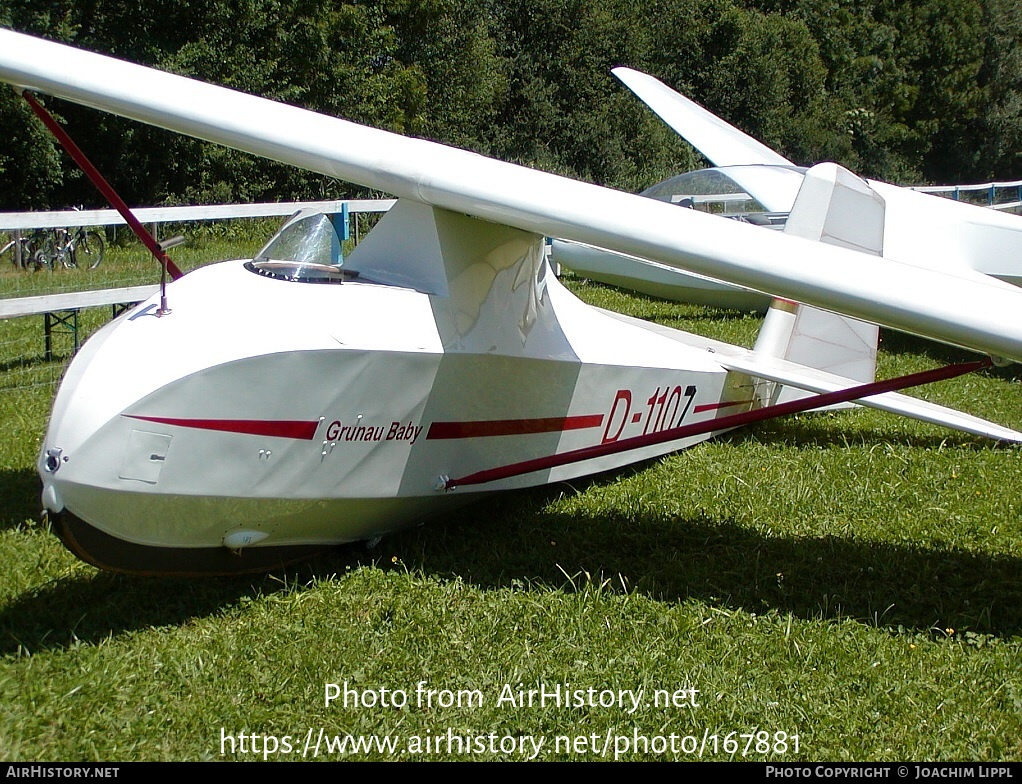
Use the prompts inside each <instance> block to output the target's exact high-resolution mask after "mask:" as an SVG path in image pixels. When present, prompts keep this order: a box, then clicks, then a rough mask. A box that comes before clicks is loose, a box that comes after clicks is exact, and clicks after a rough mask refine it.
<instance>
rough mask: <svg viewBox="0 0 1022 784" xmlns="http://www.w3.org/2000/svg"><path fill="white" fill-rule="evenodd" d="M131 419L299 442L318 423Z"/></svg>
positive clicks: (313, 434)
mask: <svg viewBox="0 0 1022 784" xmlns="http://www.w3.org/2000/svg"><path fill="white" fill-rule="evenodd" d="M125 416H127V417H129V418H131V419H141V420H142V421H144V422H156V423H158V424H161V425H174V426H175V427H189V428H193V429H196V430H217V431H219V432H223V433H241V434H243V435H249V436H271V437H273V438H294V439H298V440H300V441H311V440H312V439H313V438H315V437H316V428H317V427H319V421H318V420H316V421H313V422H303V421H299V420H287V419H278V420H265V419H185V418H178V417H154V416H138V415H136V414H125Z"/></svg>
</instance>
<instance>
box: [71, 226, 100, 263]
mask: <svg viewBox="0 0 1022 784" xmlns="http://www.w3.org/2000/svg"><path fill="white" fill-rule="evenodd" d="M105 248H106V241H105V240H104V239H103V235H102V234H100V233H99V232H98V231H83V232H81V233H80V234H79V235H78V241H77V242H76V243H75V246H74V249H75V250H74V258H75V261H76V262H77V263H78V266H81V267H88V268H89V269H96V267H98V266H99V263H100V262H101V261H102V260H103V250H104V249H105Z"/></svg>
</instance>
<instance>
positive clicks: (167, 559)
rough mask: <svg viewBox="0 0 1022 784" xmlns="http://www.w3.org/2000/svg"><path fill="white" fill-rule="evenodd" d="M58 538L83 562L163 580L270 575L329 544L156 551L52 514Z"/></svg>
mask: <svg viewBox="0 0 1022 784" xmlns="http://www.w3.org/2000/svg"><path fill="white" fill-rule="evenodd" d="M50 522H51V524H52V525H53V531H54V533H55V534H56V535H57V536H58V537H59V538H60V540H61V541H62V542H63V543H64V546H65V547H67V549H69V550H70V551H71V552H72V553H74V554H75V555H77V556H78V557H79V558H81V559H82V560H83V561H86V562H87V563H90V564H92V565H93V566H97V567H99V568H100V569H106V570H109V571H114V572H121V573H123V574H137V575H146V576H163V577H194V576H199V575H203V576H217V575H220V576H227V575H237V574H250V573H257V572H267V571H270V570H272V569H277V568H280V567H283V566H288V565H290V564H293V563H295V562H297V561H303V560H306V559H308V558H311V557H313V556H314V555H317V554H319V553H322V552H324V551H325V550H327V549H328V548H327V547H326V546H324V545H292V546H284V547H248V548H245V549H243V550H229V549H227V548H226V547H153V546H151V545H142V544H135V543H133V542H127V541H125V540H123V539H118V538H117V537H115V536H111V535H110V534H107V533H104V532H103V531H100V530H99V529H98V528H96V527H95V526H92V525H89V524H88V523H87V522H85V521H84V520H82V519H81V518H80V517H77V516H75V515H73V514H71V513H70V512H68V511H67V510H65V511H63V512H61V513H60V514H51V515H50Z"/></svg>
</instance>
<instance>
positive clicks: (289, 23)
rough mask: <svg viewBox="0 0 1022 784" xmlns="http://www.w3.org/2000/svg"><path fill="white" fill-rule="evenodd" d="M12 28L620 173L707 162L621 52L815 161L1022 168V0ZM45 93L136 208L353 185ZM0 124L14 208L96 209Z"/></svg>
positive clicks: (217, 4)
mask: <svg viewBox="0 0 1022 784" xmlns="http://www.w3.org/2000/svg"><path fill="white" fill-rule="evenodd" d="M0 26H3V27H8V28H11V29H15V30H19V31H22V32H28V33H33V34H36V35H41V36H43V37H46V38H50V39H53V40H58V41H62V42H66V43H71V44H74V45H76V46H79V47H82V48H85V49H91V50H94V51H101V52H105V53H109V54H112V55H114V56H116V57H120V58H123V59H126V60H130V61H133V62H139V63H143V64H146V65H152V66H155V67H157V68H161V69H165V70H169V71H173V72H176V73H181V74H185V75H188V76H194V77H197V78H200V79H203V80H206V81H211V82H215V83H218V84H223V85H227V86H229V87H234V88H237V89H240V90H243V91H246V92H251V93H255V94H259V95H263V96H266V97H270V98H275V99H278V100H282V101H285V102H287V103H292V104H297V105H300V106H304V107H306V108H309V109H313V110H316V111H320V112H325V113H328V114H332V115H337V116H341V117H345V118H348V119H351V120H354V121H356V122H360V123H365V124H367V125H372V126H375V127H380V128H386V129H388V130H393V131H397V132H400V133H405V134H411V135H415V136H421V137H426V138H430V139H435V140H438V141H441V142H444V143H447V144H453V145H457V146H460V147H465V148H468V149H472V150H476V151H478V152H481V153H484V154H487V155H492V156H496V157H498V158H502V159H504V160H510V161H515V162H519V163H524V164H527V165H530V166H536V167H539V168H542V169H545V170H548V171H554V172H558V173H562V174H567V175H570V176H573V177H579V178H582V179H585V180H588V181H591V182H597V183H601V184H606V185H609V186H612V187H617V188H623V189H627V190H638V189H641V188H643V187H645V186H647V185H650V184H652V183H654V182H656V181H658V180H659V179H663V178H664V177H666V176H668V175H669V174H673V173H677V172H678V171H681V170H684V169H688V168H693V167H696V166H699V165H701V163H702V162H701V161H700V159H699V157H698V155H696V154H695V153H694V152H693V151H692V150H691V148H689V147H688V146H687V145H685V144H684V143H683V142H681V141H680V140H679V139H678V138H677V137H676V136H675V134H674V133H673V132H672V131H671V130H670V129H668V128H667V127H666V126H664V125H663V123H662V122H661V121H660V120H659V119H658V118H656V117H655V116H654V115H653V114H652V112H651V111H649V110H648V109H647V108H646V107H645V106H643V105H642V104H641V103H640V102H639V101H638V100H637V99H636V98H635V97H634V96H632V95H631V93H629V92H628V91H627V90H626V89H625V88H624V87H623V86H622V85H620V84H619V83H618V82H617V80H615V79H614V78H613V77H612V76H611V74H610V69H611V68H612V67H614V66H616V65H629V66H631V67H634V68H637V69H639V70H643V71H646V72H648V73H651V74H653V75H654V76H657V77H658V78H660V79H662V80H664V81H665V82H667V83H668V84H669V85H671V86H673V87H674V88H676V89H678V90H679V91H681V92H682V93H684V94H686V95H688V96H689V97H692V98H694V99H695V100H697V101H699V102H700V103H702V104H703V105H704V106H706V107H707V108H709V109H711V110H712V111H713V112H715V113H717V114H719V115H721V116H723V117H724V118H725V119H727V120H728V121H730V122H731V123H733V124H735V125H736V126H738V127H740V128H742V129H743V130H745V131H747V132H748V133H750V134H752V135H753V136H755V137H756V138H758V139H760V140H762V141H763V142H765V143H766V144H768V145H770V146H771V147H774V148H775V149H778V150H779V151H780V152H781V153H783V154H784V155H786V156H787V157H789V158H791V159H792V160H795V161H797V162H799V163H805V164H811V163H814V162H817V161H821V160H834V161H838V162H840V163H842V164H844V165H846V166H848V167H849V168H852V169H853V170H855V171H858V172H859V173H861V174H864V175H867V176H872V177H876V178H879V179H885V180H890V181H895V182H901V183H923V182H930V183H933V182H969V181H972V182H976V181H984V180H989V179H1014V178H1022V68H1020V65H1022V62H1020V59H1022V58H1020V51H1019V42H1020V40H1022V8H1020V7H1019V6H1018V5H1017V4H1016V3H1015V2H1014V0H783V1H782V0H603V2H601V3H592V2H588V0H585V1H584V0H505V1H503V2H498V1H497V0H377V1H376V2H369V1H368V0H356V1H355V2H333V1H331V0H289V2H280V0H147V2H145V3H142V2H138V0H0ZM47 105H48V106H49V107H50V108H51V110H53V111H54V112H55V113H56V114H57V115H58V116H59V118H60V120H61V122H63V123H64V124H65V126H66V127H67V129H68V130H69V131H70V132H71V134H72V136H74V137H75V138H76V140H77V141H78V142H79V144H80V146H82V147H83V149H84V150H85V151H86V152H87V154H89V155H90V157H91V158H92V159H93V161H94V162H95V163H96V164H97V166H98V167H99V168H100V170H101V171H103V172H104V173H106V175H107V176H108V178H109V179H110V180H111V181H112V182H113V183H114V185H115V187H116V188H117V189H118V190H119V191H120V192H121V193H122V195H123V196H124V197H125V198H126V199H127V200H128V202H129V203H131V204H137V205H151V204H171V203H213V202H233V201H255V200H276V199H292V198H326V197H330V198H334V197H343V196H352V195H356V194H357V193H358V191H357V189H355V188H353V187H352V186H350V185H348V184H346V183H338V182H336V181H332V180H329V179H327V178H324V177H320V176H317V175H312V174H309V173H307V172H302V171H297V170H295V169H293V168H290V167H285V166H281V165H278V164H273V163H270V162H267V161H263V160H259V159H256V158H253V157H251V156H247V155H244V154H241V153H237V152H233V151H230V150H225V149H223V148H219V147H216V146H213V145H208V144H204V143H200V142H197V141H194V140H191V139H187V138H184V137H181V136H178V135H175V134H170V133H167V132H164V131H160V130H158V129H155V128H150V127H148V126H144V125H140V124H137V123H131V122H128V121H124V120H121V119H119V118H115V117H110V116H107V115H103V114H101V113H98V112H95V111H92V110H88V109H84V108H81V107H76V106H72V105H70V104H67V103H63V102H60V101H56V100H48V101H47ZM0 123H2V126H0V127H3V129H4V132H3V134H2V136H0V209H4V210H14V209H28V208H47V207H50V208H58V207H64V206H67V205H70V204H84V205H96V206H99V204H100V199H99V198H98V197H97V195H96V193H95V192H94V190H93V189H92V187H91V185H89V183H88V182H87V181H85V180H84V178H83V177H82V176H81V175H80V174H79V173H78V172H77V170H76V168H75V167H74V164H73V163H71V162H70V161H69V160H67V158H66V156H64V154H63V153H62V152H60V151H59V150H58V149H57V147H56V146H55V142H54V141H53V140H52V139H51V138H50V137H49V135H48V133H47V132H46V131H45V130H43V129H42V128H41V127H40V126H39V125H38V123H37V121H36V120H35V119H34V117H33V116H32V115H31V114H30V112H29V111H28V109H27V106H25V105H24V101H23V100H22V99H21V98H20V97H19V96H18V95H17V94H16V93H15V92H14V91H12V90H6V89H5V90H0Z"/></svg>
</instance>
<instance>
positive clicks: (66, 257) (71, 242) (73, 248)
mask: <svg viewBox="0 0 1022 784" xmlns="http://www.w3.org/2000/svg"><path fill="white" fill-rule="evenodd" d="M105 249H106V241H105V240H104V239H103V235H102V234H100V233H99V232H98V231H94V230H92V229H84V228H77V229H54V230H53V231H52V232H50V234H49V235H48V236H47V237H46V239H45V240H44V241H43V244H42V247H41V248H39V249H37V250H36V251H34V252H33V253H32V255H31V257H30V259H31V261H30V264H31V265H32V266H33V267H34V268H35V269H36V270H39V269H42V268H43V267H49V268H50V269H53V268H55V267H57V266H62V267H65V268H67V269H72V268H75V267H88V268H89V269H96V267H98V266H99V264H100V262H101V261H103V251H104V250H105Z"/></svg>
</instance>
